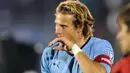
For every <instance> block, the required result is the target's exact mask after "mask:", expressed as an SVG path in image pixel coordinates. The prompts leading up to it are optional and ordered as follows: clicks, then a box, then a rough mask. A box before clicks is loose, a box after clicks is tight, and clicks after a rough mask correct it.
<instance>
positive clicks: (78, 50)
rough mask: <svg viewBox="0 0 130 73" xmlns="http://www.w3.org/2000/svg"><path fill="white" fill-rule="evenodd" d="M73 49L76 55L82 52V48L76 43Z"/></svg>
mask: <svg viewBox="0 0 130 73" xmlns="http://www.w3.org/2000/svg"><path fill="white" fill-rule="evenodd" d="M71 51H72V53H73V54H74V55H77V54H78V53H79V52H82V50H81V49H80V48H79V46H77V45H76V44H74V45H73V47H72V49H71Z"/></svg>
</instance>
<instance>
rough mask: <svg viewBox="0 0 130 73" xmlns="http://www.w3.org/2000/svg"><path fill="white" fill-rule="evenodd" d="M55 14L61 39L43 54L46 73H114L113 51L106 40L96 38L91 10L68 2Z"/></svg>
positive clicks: (43, 67)
mask: <svg viewBox="0 0 130 73" xmlns="http://www.w3.org/2000/svg"><path fill="white" fill-rule="evenodd" d="M55 15H56V19H55V23H56V27H55V33H56V35H57V38H55V39H54V40H53V41H51V42H50V43H49V45H48V47H47V48H45V50H44V52H43V55H42V59H41V71H42V73H110V71H111V66H112V63H113V50H112V47H111V45H110V43H109V42H107V41H106V40H103V39H99V38H96V37H93V30H92V27H93V23H94V18H93V16H92V15H91V13H90V11H89V9H88V8H87V7H86V6H85V5H84V4H82V3H80V2H79V1H64V2H61V3H60V4H59V6H58V7H57V9H56V14H55ZM58 44H59V45H58Z"/></svg>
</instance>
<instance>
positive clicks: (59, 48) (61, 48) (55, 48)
mask: <svg viewBox="0 0 130 73" xmlns="http://www.w3.org/2000/svg"><path fill="white" fill-rule="evenodd" d="M53 49H54V50H64V48H63V47H61V46H60V47H54V48H53Z"/></svg>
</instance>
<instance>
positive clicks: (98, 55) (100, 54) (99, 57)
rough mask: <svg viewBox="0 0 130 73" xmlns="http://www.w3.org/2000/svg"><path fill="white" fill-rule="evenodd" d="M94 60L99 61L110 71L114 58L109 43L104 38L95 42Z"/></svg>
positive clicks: (108, 72)
mask: <svg viewBox="0 0 130 73" xmlns="http://www.w3.org/2000/svg"><path fill="white" fill-rule="evenodd" d="M94 47H95V50H94V61H97V62H100V64H101V65H103V66H104V67H105V69H106V71H107V73H110V71H111V67H112V64H113V60H114V52H113V49H112V46H111V44H110V43H109V42H108V41H106V40H101V41H98V42H96V43H95V46H94Z"/></svg>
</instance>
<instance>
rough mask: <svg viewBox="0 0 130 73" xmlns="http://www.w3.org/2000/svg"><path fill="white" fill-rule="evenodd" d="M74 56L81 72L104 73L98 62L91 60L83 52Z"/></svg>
mask: <svg viewBox="0 0 130 73" xmlns="http://www.w3.org/2000/svg"><path fill="white" fill-rule="evenodd" d="M75 57H76V59H77V61H78V63H79V65H80V68H81V70H82V71H83V73H106V70H105V68H104V67H103V66H102V65H101V64H100V63H97V62H93V61H91V60H90V59H89V57H88V56H86V55H85V54H84V53H83V52H79V53H78V54H77V55H76V56H75Z"/></svg>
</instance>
